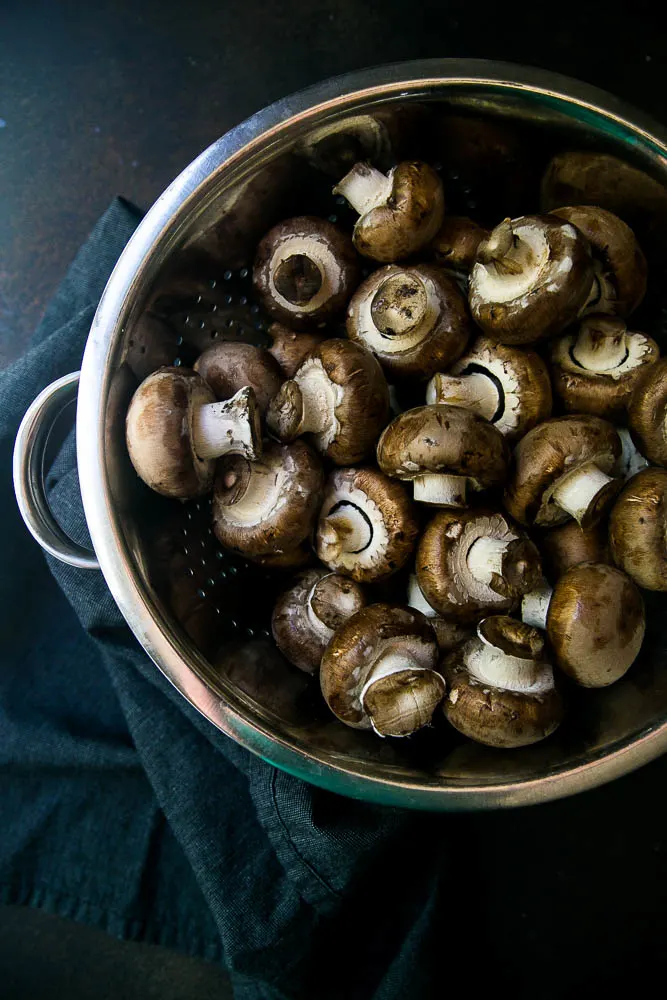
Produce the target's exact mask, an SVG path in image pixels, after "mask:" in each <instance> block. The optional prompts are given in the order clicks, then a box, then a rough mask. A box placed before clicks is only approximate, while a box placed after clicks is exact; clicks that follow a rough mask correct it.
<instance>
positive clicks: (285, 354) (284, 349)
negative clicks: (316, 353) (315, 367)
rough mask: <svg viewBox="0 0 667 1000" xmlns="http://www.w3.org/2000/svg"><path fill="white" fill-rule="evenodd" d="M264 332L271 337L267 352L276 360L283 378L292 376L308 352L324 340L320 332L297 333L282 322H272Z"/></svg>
mask: <svg viewBox="0 0 667 1000" xmlns="http://www.w3.org/2000/svg"><path fill="white" fill-rule="evenodd" d="M266 332H267V334H268V336H269V337H270V338H271V346H270V347H269V349H268V350H269V354H270V355H272V357H274V358H275V360H276V361H277V362H278V364H279V366H280V370H281V371H282V373H283V375H284V376H285V378H294V375H295V374H296V372H297V370H298V368H299V367H300V366H301V365H302V364H303V362H304V361H305V360H306V358H307V356H308V355H309V354H310V352H311V351H313V350H315V348H316V347H319V346H320V344H321V343H322V341H323V340H326V337H325V336H324V334H322V333H304V332H301V333H297V331H296V330H290V328H289V327H288V326H283V324H282V323H272V324H271V326H270V327H269V329H268V330H267V331H266Z"/></svg>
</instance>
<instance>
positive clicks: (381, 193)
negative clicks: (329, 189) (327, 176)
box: [333, 163, 393, 215]
mask: <svg viewBox="0 0 667 1000" xmlns="http://www.w3.org/2000/svg"><path fill="white" fill-rule="evenodd" d="M392 186H393V185H392V180H391V178H390V177H387V176H386V174H383V173H382V171H380V170H376V169H375V167H372V166H371V165H370V163H355V165H354V166H353V167H352V169H351V170H350V171H349V173H347V174H346V175H345V177H343V179H342V180H341V181H339V182H338V184H337V185H336V187H335V188H334V189H333V193H334V194H340V195H342V196H343V198H345V200H346V201H347V202H348V204H349V205H350V206H351V207H352V208H353V209H354V210H355V212H357V214H358V215H366V213H367V212H370V211H371V209H373V208H377V207H378V205H384V203H385V202H386V201H387V199H388V198H389V196H390V195H391V191H392Z"/></svg>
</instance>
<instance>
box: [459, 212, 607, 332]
mask: <svg viewBox="0 0 667 1000" xmlns="http://www.w3.org/2000/svg"><path fill="white" fill-rule="evenodd" d="M511 227H512V232H513V234H514V237H515V240H516V239H517V237H518V238H519V239H520V241H521V242H523V243H525V244H528V245H530V246H531V247H532V248H533V252H534V254H535V255H536V257H537V262H536V264H535V265H534V266H533V267H532V268H524V269H522V273H520V274H519V275H514V276H511V278H510V279H509V280H508V279H507V278H503V279H502V281H499V280H498V276H497V269H496V265H495V264H494V263H483V262H482V260H481V259H480V256H481V253H482V250H483V248H484V247H485V246H486V244H485V243H482V244H481V245H480V248H479V252H478V259H477V263H476V264H475V266H474V267H473V269H472V271H471V273H470V309H471V312H472V315H473V319H474V320H475V322H476V323H477V324H478V326H480V327H481V328H482V330H483V331H484V333H486V335H487V336H488V337H491V339H492V340H499V341H500V342H501V343H504V344H528V343H530V342H531V341H534V340H541V339H543V338H546V337H551V336H554V335H555V334H557V333H560V331H561V330H563V329H564V328H565V327H566V326H568V325H569V324H570V323H572V322H573V321H574V320H575V319H576V317H577V316H578V314H579V311H580V309H581V308H582V306H583V305H584V303H585V302H586V299H587V297H588V295H589V293H590V290H591V285H592V282H593V265H592V260H591V255H590V250H589V248H588V244H587V243H586V240H585V239H584V238H583V237H582V235H581V234H580V233H579V232H578V231H577V230H576V229H575V227H574V226H573V225H571V224H570V223H568V222H563V221H561V220H560V219H556V218H554V217H553V216H540V215H524V216H521V217H520V218H518V219H513V220H512V221H511ZM494 232H495V230H494ZM492 235H493V234H492ZM531 271H532V273H531Z"/></svg>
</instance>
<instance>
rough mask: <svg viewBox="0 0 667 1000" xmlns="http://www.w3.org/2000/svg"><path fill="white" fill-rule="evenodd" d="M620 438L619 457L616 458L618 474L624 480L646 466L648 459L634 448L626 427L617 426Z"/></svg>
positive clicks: (630, 477)
mask: <svg viewBox="0 0 667 1000" xmlns="http://www.w3.org/2000/svg"><path fill="white" fill-rule="evenodd" d="M616 430H617V431H618V436H619V438H620V439H621V457H620V458H619V460H618V465H617V469H618V474H619V476H622V477H623V479H625V480H626V481H627V480H628V479H632V477H633V476H636V475H637V473H638V472H641V470H642V469H646V468H647V467H648V464H649V462H648V459H647V458H644V456H643V455H642V453H641V452H640V451H639V450H638V449H637V448H636V446H635V443H634V441H633V440H632V437H631V435H630V431H629V430H628V429H627V427H617V428H616Z"/></svg>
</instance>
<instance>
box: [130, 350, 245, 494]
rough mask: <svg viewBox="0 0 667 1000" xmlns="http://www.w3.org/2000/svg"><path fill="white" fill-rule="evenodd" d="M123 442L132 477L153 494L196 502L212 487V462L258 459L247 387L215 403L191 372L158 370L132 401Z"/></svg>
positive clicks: (199, 378)
mask: <svg viewBox="0 0 667 1000" xmlns="http://www.w3.org/2000/svg"><path fill="white" fill-rule="evenodd" d="M126 441H127V450H128V452H129V455H130V458H131V459H132V464H133V465H134V468H135V470H136V472H137V475H139V476H140V477H141V479H143V481H144V482H145V483H146V485H147V486H150V488H151V489H152V490H155V491H156V493H161V494H162V495H163V496H167V497H175V498H178V499H186V498H188V497H196V496H201V495H202V494H203V493H207V492H208V491H209V490H210V489H211V487H212V486H213V477H214V475H215V459H216V458H218V457H220V456H221V455H227V454H232V455H244V456H245V457H246V458H248V459H250V460H253V459H255V458H257V457H258V456H259V455H260V454H261V451H262V434H261V427H260V422H259V411H258V408H257V403H256V400H255V394H254V392H253V390H252V389H250V388H249V387H246V388H243V389H240V390H239V391H238V392H237V393H236V395H235V396H233V397H232V399H228V400H226V401H225V402H223V403H218V402H216V399H215V396H214V395H213V392H212V391H211V389H210V388H209V386H208V385H207V383H206V382H205V381H204V379H203V378H202V377H201V376H200V375H198V374H197V373H196V372H193V371H190V370H189V369H187V368H160V369H158V371H156V372H154V373H153V374H152V375H149V376H148V378H146V379H144V381H143V382H142V383H141V385H140V386H139V388H138V389H137V391H136V392H135V394H134V396H133V397H132V400H131V402H130V406H129V408H128V411H127V418H126Z"/></svg>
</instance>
